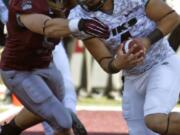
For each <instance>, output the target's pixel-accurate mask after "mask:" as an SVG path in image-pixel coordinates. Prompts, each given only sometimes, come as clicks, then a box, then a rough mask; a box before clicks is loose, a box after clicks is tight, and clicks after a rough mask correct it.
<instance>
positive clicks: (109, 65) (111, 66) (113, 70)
mask: <svg viewBox="0 0 180 135" xmlns="http://www.w3.org/2000/svg"><path fill="white" fill-rule="evenodd" d="M113 60H114V58H112V59H111V60H110V61H109V63H108V72H109V73H111V74H112V73H118V72H119V69H117V68H116V67H114V65H113Z"/></svg>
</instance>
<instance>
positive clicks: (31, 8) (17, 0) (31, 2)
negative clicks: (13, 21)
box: [10, 0, 46, 14]
mask: <svg viewBox="0 0 180 135" xmlns="http://www.w3.org/2000/svg"><path fill="white" fill-rule="evenodd" d="M45 3H46V2H45V0H38V1H37V0H13V1H12V3H11V7H10V9H13V10H14V11H15V12H16V13H18V14H30V13H43V12H44V7H45V6H46V5H45Z"/></svg>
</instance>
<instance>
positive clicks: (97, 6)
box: [78, 0, 107, 11]
mask: <svg viewBox="0 0 180 135" xmlns="http://www.w3.org/2000/svg"><path fill="white" fill-rule="evenodd" d="M106 1H107V0H100V1H99V2H98V3H97V4H94V5H89V4H88V0H78V4H79V5H81V7H82V8H83V9H85V10H86V11H98V10H99V9H100V8H101V7H102V6H103V5H104V3H105V2H106Z"/></svg>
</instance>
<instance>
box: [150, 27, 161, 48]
mask: <svg viewBox="0 0 180 135" xmlns="http://www.w3.org/2000/svg"><path fill="white" fill-rule="evenodd" d="M163 37H164V34H163V33H162V31H161V30H160V29H158V28H156V29H155V30H154V31H152V32H151V33H150V34H149V35H148V36H147V38H148V39H149V41H150V43H151V45H152V44H154V43H156V42H157V41H159V40H160V39H162V38H163Z"/></svg>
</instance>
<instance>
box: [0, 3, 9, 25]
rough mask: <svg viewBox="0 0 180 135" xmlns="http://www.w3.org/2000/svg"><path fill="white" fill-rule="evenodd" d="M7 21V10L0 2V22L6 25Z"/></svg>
mask: <svg viewBox="0 0 180 135" xmlns="http://www.w3.org/2000/svg"><path fill="white" fill-rule="evenodd" d="M7 20H8V9H7V7H6V6H5V4H4V2H3V1H2V0H0V21H2V23H4V24H6V23H7Z"/></svg>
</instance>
